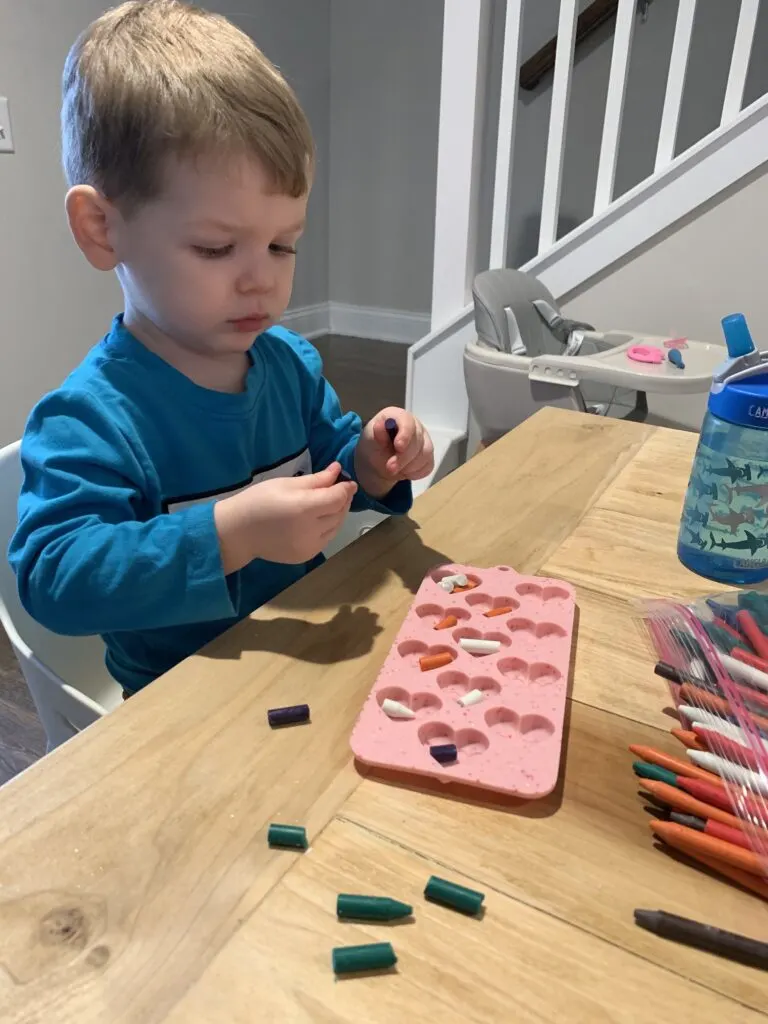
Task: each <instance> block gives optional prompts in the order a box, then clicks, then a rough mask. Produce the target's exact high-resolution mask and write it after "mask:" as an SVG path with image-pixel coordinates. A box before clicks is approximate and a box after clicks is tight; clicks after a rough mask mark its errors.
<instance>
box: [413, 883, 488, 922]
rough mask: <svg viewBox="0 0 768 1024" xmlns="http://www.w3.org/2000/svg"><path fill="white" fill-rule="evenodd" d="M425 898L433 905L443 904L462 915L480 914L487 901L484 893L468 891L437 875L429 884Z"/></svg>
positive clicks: (473, 890)
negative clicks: (484, 901)
mask: <svg viewBox="0 0 768 1024" xmlns="http://www.w3.org/2000/svg"><path fill="white" fill-rule="evenodd" d="M424 896H425V898H426V899H428V900H430V901H431V902H432V903H441V904H442V905H443V906H444V907H451V908H452V909H453V910H459V911H461V913H462V914H479V913H480V908H481V907H482V905H483V900H484V899H485V896H484V894H483V893H481V892H477V891H476V890H475V889H467V888H466V886H463V885H457V884H456V883H455V882H448V881H446V879H444V878H438V877H437V875H432V877H431V878H430V879H429V881H428V882H427V885H426V888H425V889H424Z"/></svg>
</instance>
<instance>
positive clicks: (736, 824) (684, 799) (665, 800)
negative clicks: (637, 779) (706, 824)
mask: <svg viewBox="0 0 768 1024" xmlns="http://www.w3.org/2000/svg"><path fill="white" fill-rule="evenodd" d="M643 788H644V789H646V790H647V791H648V793H649V794H650V796H651V799H652V800H653V801H654V803H662V804H664V805H665V806H666V807H673V808H674V809H675V810H677V811H684V812H685V813H686V814H695V815H697V816H698V817H700V818H710V819H713V820H715V821H721V822H722V823H723V824H724V825H730V826H731V828H743V827H744V824H745V823H744V822H743V821H742V820H741V818H737V817H736V815H735V814H732V813H731V812H730V811H724V810H723V809H722V808H721V807H715V806H714V805H713V804H708V803H706V802H705V801H703V800H698V799H697V798H696V797H695V796H691V794H690V793H686V792H685V790H682V789H677V788H676V787H675V786H670V785H668V784H667V783H665V782H654V781H652V780H648V781H646V782H644V783H643Z"/></svg>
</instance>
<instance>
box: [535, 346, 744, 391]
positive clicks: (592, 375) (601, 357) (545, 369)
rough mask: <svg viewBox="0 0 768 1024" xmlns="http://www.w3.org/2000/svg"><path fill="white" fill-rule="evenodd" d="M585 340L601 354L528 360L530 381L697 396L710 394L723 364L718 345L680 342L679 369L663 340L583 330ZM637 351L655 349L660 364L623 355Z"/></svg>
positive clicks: (539, 357)
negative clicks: (639, 360)
mask: <svg viewBox="0 0 768 1024" xmlns="http://www.w3.org/2000/svg"><path fill="white" fill-rule="evenodd" d="M584 337H585V338H586V339H587V340H589V341H593V342H595V343H596V344H597V345H599V346H600V347H601V348H603V346H604V348H603V351H601V352H596V353H595V354H594V355H584V356H582V355H573V356H563V355H542V356H535V357H532V358H531V361H530V366H529V369H528V377H529V378H530V380H535V381H542V382H546V383H549V384H558V383H560V384H564V385H566V386H570V387H575V386H576V385H578V384H579V383H581V382H583V381H584V382H591V383H595V384H608V385H611V386H613V387H618V388H631V389H632V390H634V391H648V392H662V393H667V394H677V395H679V394H696V393H698V392H706V391H709V389H710V386H711V384H712V375H713V373H714V372H715V370H716V369H717V367H718V366H719V365H720V364H721V363H722V362H723V361H724V360H725V359H727V352H726V351H725V349H724V348H723V346H722V345H713V344H710V343H709V342H704V341H691V340H690V339H685V347H683V348H680V349H679V351H680V355H681V356H682V359H683V363H684V368H683V369H680V368H679V367H678V366H675V365H674V364H673V363H671V362H670V361H669V358H668V352H669V351H670V345H669V339H667V338H659V337H652V336H648V335H633V334H629V333H628V332H626V331H607V332H605V333H598V332H590V331H585V332H584ZM665 342H667V344H665ZM636 346H645V347H649V348H653V349H658V350H659V351H660V352H661V355H662V361H661V362H660V363H646V362H637V361H635V360H633V359H631V358H630V356H629V354H628V353H629V351H630V349H632V348H634V347H636Z"/></svg>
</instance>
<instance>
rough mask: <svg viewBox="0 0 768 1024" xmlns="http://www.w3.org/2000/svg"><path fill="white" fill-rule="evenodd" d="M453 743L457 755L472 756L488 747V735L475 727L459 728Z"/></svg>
mask: <svg viewBox="0 0 768 1024" xmlns="http://www.w3.org/2000/svg"><path fill="white" fill-rule="evenodd" d="M455 743H456V747H457V749H458V752H459V757H474V756H475V755H476V754H482V753H484V752H485V751H486V750H487V749H488V737H487V736H486V735H485V733H483V732H478V730H477V729H459V731H458V732H457V733H456V740H455Z"/></svg>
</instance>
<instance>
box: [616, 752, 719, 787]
mask: <svg viewBox="0 0 768 1024" xmlns="http://www.w3.org/2000/svg"><path fill="white" fill-rule="evenodd" d="M629 749H630V750H631V751H632V753H633V754H634V755H635V756H636V757H639V758H642V760H643V761H647V762H648V763H649V764H657V765H658V766H659V767H660V768H666V769H668V770H669V771H671V772H674V773H675V774H676V775H687V776H688V778H690V779H704V781H705V782H712V783H715V784H718V783H719V782H720V780H719V779H718V778H717V773H714V774H712V773H711V772H708V771H703V770H702V769H701V768H694V767H693V765H690V764H688V762H687V761H683V760H682V758H679V757H671V756H670V755H669V754H665V753H663V751H661V750H654V748H653V747H646V746H643V745H642V744H639V743H630V745H629ZM691 760H693V761H694V763H696V762H695V759H694V758H691Z"/></svg>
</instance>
